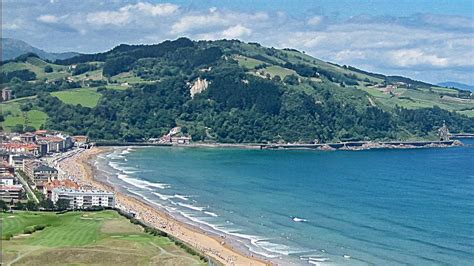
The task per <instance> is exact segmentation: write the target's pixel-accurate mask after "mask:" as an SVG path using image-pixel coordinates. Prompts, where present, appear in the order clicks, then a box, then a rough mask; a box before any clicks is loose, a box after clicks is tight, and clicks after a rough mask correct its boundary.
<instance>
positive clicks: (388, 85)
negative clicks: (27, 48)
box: [1, 38, 474, 143]
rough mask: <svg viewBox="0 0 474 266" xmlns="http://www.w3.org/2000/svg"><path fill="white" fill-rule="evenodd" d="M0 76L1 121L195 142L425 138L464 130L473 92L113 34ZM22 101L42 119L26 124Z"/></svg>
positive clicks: (9, 125) (241, 46)
mask: <svg viewBox="0 0 474 266" xmlns="http://www.w3.org/2000/svg"><path fill="white" fill-rule="evenodd" d="M1 75H2V76H1V78H2V83H3V85H2V86H3V87H8V88H9V89H11V90H12V91H13V95H14V96H15V97H16V98H17V99H16V100H13V101H8V102H6V103H3V104H2V107H3V108H2V109H4V110H7V112H5V111H4V112H3V116H2V117H1V118H2V120H4V122H3V127H4V129H5V130H16V131H21V130H31V129H33V128H39V127H41V128H48V129H55V130H61V131H66V132H68V133H71V134H86V135H88V136H90V137H91V138H93V139H95V140H124V141H143V140H147V139H149V138H154V137H160V136H162V135H163V134H164V133H166V132H167V131H168V130H169V129H170V128H172V127H175V126H181V127H182V129H183V132H184V133H185V134H190V135H191V136H192V138H193V140H194V141H213V142H230V143H234V142H238V143H242V142H260V143H261V142H304V143H307V142H312V141H315V140H316V141H324V142H327V141H341V140H376V139H377V140H381V139H384V140H386V139H417V138H434V137H435V132H436V130H437V129H438V128H439V127H440V126H441V125H442V124H443V121H446V123H447V124H448V126H449V128H450V129H451V131H456V132H473V131H474V118H473V117H474V99H473V98H474V97H473V95H472V93H471V92H468V91H462V90H457V89H452V88H444V87H438V86H435V85H431V84H427V83H424V82H420V81H414V80H411V79H408V78H404V77H398V76H384V75H381V74H373V73H368V72H365V71H362V70H359V69H356V68H353V67H350V66H338V65H335V64H331V63H327V62H323V61H320V60H318V59H315V58H312V57H310V56H308V55H306V54H304V53H301V52H299V51H296V50H293V49H283V50H280V49H274V48H265V47H262V46H260V45H259V44H257V43H243V42H240V41H236V40H233V41H227V40H222V41H200V42H194V41H191V40H188V39H186V38H180V39H178V40H175V41H166V42H163V43H160V44H157V45H138V46H131V45H120V46H117V47H116V48H114V49H112V50H110V51H108V52H105V53H99V54H91V55H79V56H76V57H73V58H69V59H65V60H57V61H55V62H54V63H53V62H48V61H42V60H40V59H39V58H36V57H34V56H32V55H27V56H23V57H20V58H17V59H15V60H12V61H10V62H7V63H4V64H3V65H2V73H1ZM25 97H29V98H25ZM22 99H28V100H27V101H24V100H22ZM15 108H16V109H15ZM31 111H37V112H41V113H43V114H44V115H45V116H44V119H43V120H42V121H40V122H38V123H36V124H32V123H29V122H30V120H31V119H30V120H28V113H29V112H31ZM22 119H23V120H22Z"/></svg>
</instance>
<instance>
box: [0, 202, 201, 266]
mask: <svg viewBox="0 0 474 266" xmlns="http://www.w3.org/2000/svg"><path fill="white" fill-rule="evenodd" d="M1 217H2V239H3V238H4V237H6V236H8V235H13V237H11V238H10V239H9V240H2V243H1V244H2V260H3V261H2V264H9V263H12V262H14V263H18V264H31V263H34V264H35V265H50V264H55V265H65V264H68V265H71V264H74V265H78V264H80V265H84V264H95V265H99V264H101V265H103V264H107V265H112V264H118V265H147V264H160V265H205V264H204V262H203V261H201V260H200V259H199V258H198V257H197V256H193V255H190V254H189V253H186V252H185V251H184V250H183V249H181V248H180V247H178V246H177V245H175V244H174V242H172V241H171V240H170V239H169V238H166V237H159V236H152V235H150V234H147V233H145V232H144V230H143V228H142V227H141V226H139V225H135V224H132V223H131V222H130V221H129V220H128V219H126V218H124V217H122V216H120V215H119V214H118V213H117V212H115V211H100V212H68V213H65V214H56V213H54V212H15V213H2V215H1ZM35 225H45V226H46V228H45V229H43V230H41V231H36V232H34V233H33V234H23V232H24V229H25V228H32V227H33V226H35Z"/></svg>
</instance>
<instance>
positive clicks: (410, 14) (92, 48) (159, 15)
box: [2, 0, 474, 84]
mask: <svg viewBox="0 0 474 266" xmlns="http://www.w3.org/2000/svg"><path fill="white" fill-rule="evenodd" d="M2 5H3V8H2V35H3V37H12V38H18V39H21V40H24V41H26V42H28V43H30V44H32V45H34V46H37V47H39V48H42V49H45V50H47V51H55V52H59V51H78V52H84V53H91V52H98V51H105V50H108V49H110V48H112V47H114V46H116V45H118V44H120V43H130V44H139V43H147V44H149V43H158V42H161V41H163V40H166V39H174V38H177V37H181V36H187V37H189V38H192V39H222V38H227V39H233V38H235V39H241V40H243V41H255V42H260V43H262V44H263V45H266V46H273V47H277V48H285V47H290V48H296V49H299V50H303V51H305V52H307V53H308V54H311V55H313V56H315V57H317V58H321V59H323V60H326V61H331V62H336V63H339V64H346V65H353V66H356V67H359V68H362V69H364V70H368V71H374V72H379V73H383V74H392V75H404V76H409V77H412V78H415V79H419V80H423V81H429V82H434V83H436V82H441V81H447V80H450V81H458V82H464V83H468V84H474V1H464V0H451V1H447V0H433V1H428V0H418V1H416V0H412V1H407V0H398V1H390V0H386V1H382V0H379V1H374V0H359V1H355V0H337V1H334V0H333V1H331V0H312V1H310V0H293V1H275V0H273V1H263V0H253V1H248V0H233V1H228V0H203V1H196V0H194V1H184V0H175V1H173V0H169V1H154V0H110V1H101V0H82V1H79V0H77V1H75V0H2Z"/></svg>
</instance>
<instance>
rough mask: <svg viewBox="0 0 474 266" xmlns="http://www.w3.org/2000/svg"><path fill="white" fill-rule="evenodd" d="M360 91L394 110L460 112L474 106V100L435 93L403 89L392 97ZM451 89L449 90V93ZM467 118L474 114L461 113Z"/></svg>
mask: <svg viewBox="0 0 474 266" xmlns="http://www.w3.org/2000/svg"><path fill="white" fill-rule="evenodd" d="M359 88H360V89H362V90H364V91H366V92H368V93H369V94H370V95H371V96H372V97H373V99H375V100H376V102H377V103H379V104H381V105H382V106H386V107H390V108H393V107H395V106H396V105H398V106H401V107H405V108H409V109H417V108H431V107H433V106H439V107H440V108H443V109H446V110H450V111H459V110H464V109H466V108H470V107H472V106H474V100H472V99H470V100H469V99H459V98H454V97H449V96H443V97H442V98H441V96H440V95H439V94H438V93H435V92H428V91H419V90H412V89H401V88H398V89H396V90H395V92H394V93H395V94H396V95H397V96H392V95H390V94H388V93H384V92H382V91H380V90H379V89H376V88H369V87H362V86H360V87H359ZM448 90H449V89H447V91H448ZM460 113H463V114H465V115H467V116H471V117H472V116H473V115H472V112H460Z"/></svg>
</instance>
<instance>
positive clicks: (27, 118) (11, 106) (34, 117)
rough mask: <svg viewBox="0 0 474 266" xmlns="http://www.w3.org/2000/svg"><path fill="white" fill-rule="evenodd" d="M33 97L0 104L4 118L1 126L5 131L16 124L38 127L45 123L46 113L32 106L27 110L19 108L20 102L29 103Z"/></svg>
mask: <svg viewBox="0 0 474 266" xmlns="http://www.w3.org/2000/svg"><path fill="white" fill-rule="evenodd" d="M34 98H35V97H25V98H21V99H18V100H13V101H9V102H6V103H2V104H0V111H1V113H2V114H3V116H4V118H5V121H4V122H2V127H3V129H4V130H5V131H11V129H12V128H13V127H14V126H15V125H17V124H20V125H23V126H32V127H34V128H36V129H39V128H40V127H41V125H44V124H45V123H46V119H47V118H48V115H47V114H46V113H44V112H42V111H40V110H37V109H35V108H34V107H33V109H32V110H30V111H28V112H22V111H21V109H20V106H21V105H22V104H25V103H29V102H31V101H32V100H33V99H34Z"/></svg>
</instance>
